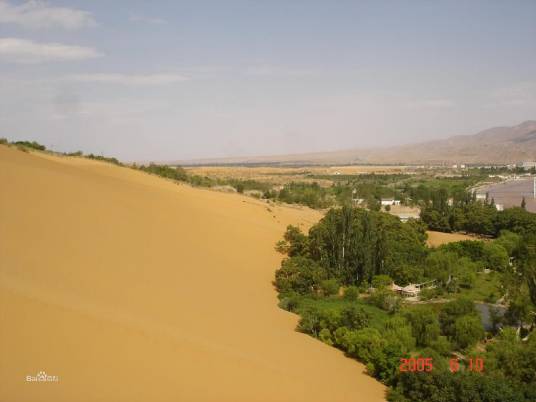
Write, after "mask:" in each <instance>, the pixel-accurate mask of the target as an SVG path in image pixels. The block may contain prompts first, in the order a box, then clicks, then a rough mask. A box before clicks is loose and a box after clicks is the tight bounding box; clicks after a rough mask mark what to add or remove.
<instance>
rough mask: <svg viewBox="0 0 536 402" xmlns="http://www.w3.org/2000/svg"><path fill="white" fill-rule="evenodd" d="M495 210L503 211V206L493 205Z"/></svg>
mask: <svg viewBox="0 0 536 402" xmlns="http://www.w3.org/2000/svg"><path fill="white" fill-rule="evenodd" d="M495 208H496V209H497V211H504V205H503V204H495Z"/></svg>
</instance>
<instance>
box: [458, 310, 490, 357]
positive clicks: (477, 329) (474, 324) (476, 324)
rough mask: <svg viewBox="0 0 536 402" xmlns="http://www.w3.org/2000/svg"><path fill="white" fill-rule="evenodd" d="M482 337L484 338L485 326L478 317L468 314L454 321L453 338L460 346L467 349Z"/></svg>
mask: <svg viewBox="0 0 536 402" xmlns="http://www.w3.org/2000/svg"><path fill="white" fill-rule="evenodd" d="M482 338H484V328H483V327H482V322H481V321H480V319H479V318H478V317H475V316H468V315H466V316H463V317H460V318H458V319H457V320H456V322H455V323H454V334H453V335H452V340H453V342H454V343H455V344H456V345H457V346H458V348H460V349H467V348H469V347H471V346H474V344H475V343H477V342H478V341H479V340H480V339H482Z"/></svg>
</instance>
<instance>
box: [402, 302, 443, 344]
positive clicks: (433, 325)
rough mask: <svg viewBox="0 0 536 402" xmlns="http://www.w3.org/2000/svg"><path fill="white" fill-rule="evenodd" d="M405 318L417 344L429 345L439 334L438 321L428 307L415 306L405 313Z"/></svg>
mask: <svg viewBox="0 0 536 402" xmlns="http://www.w3.org/2000/svg"><path fill="white" fill-rule="evenodd" d="M406 318H407V320H408V321H409V323H410V324H411V328H412V333H413V336H414V337H415V340H416V341H417V346H430V345H431V344H432V342H433V341H435V340H436V339H437V338H438V336H439V334H440V328H439V321H438V319H437V315H436V313H435V312H434V311H433V310H432V309H431V308H429V307H417V308H415V309H413V310H409V311H408V312H407V313H406Z"/></svg>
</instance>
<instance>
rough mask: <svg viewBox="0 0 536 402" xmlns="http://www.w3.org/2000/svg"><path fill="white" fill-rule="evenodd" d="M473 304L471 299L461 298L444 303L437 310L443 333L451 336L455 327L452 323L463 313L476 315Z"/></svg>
mask: <svg viewBox="0 0 536 402" xmlns="http://www.w3.org/2000/svg"><path fill="white" fill-rule="evenodd" d="M476 314H477V312H476V308H475V304H474V303H473V301H472V300H469V299H465V298H461V299H458V300H454V301H451V302H449V303H447V304H445V305H444V306H443V307H442V308H441V311H440V312H439V323H440V324H441V332H443V335H446V336H448V337H452V336H453V335H454V332H455V329H454V325H455V322H456V320H457V319H458V318H460V317H462V316H464V315H476Z"/></svg>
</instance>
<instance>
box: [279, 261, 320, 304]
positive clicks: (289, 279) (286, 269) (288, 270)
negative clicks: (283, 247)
mask: <svg viewBox="0 0 536 402" xmlns="http://www.w3.org/2000/svg"><path fill="white" fill-rule="evenodd" d="M325 278H326V273H325V271H324V270H323V269H322V268H321V267H320V266H319V265H318V264H317V263H316V262H315V261H313V260H311V259H310V258H307V257H291V258H287V259H285V260H283V262H282V263H281V268H280V269H279V270H277V271H276V273H275V286H276V287H277V290H278V291H279V292H282V293H288V292H290V291H294V292H296V293H298V294H302V295H303V294H308V293H312V292H315V291H317V290H318V288H319V286H320V283H321V282H322V281H323V280H324V279H325Z"/></svg>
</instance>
